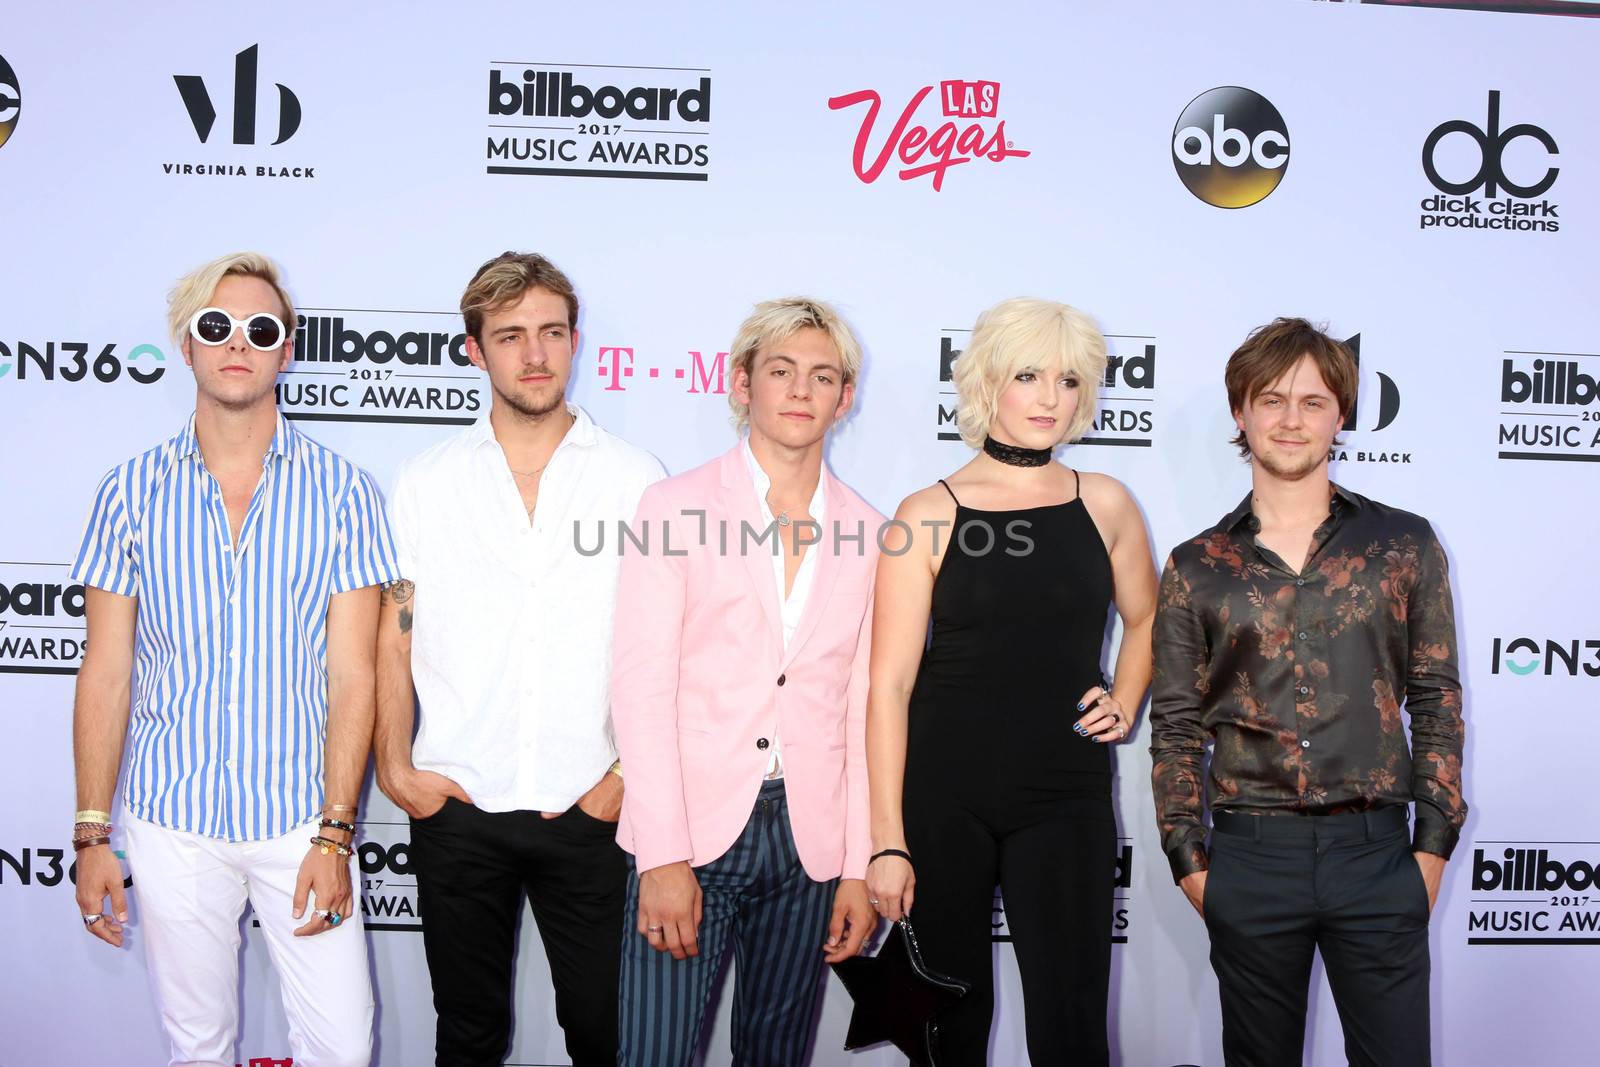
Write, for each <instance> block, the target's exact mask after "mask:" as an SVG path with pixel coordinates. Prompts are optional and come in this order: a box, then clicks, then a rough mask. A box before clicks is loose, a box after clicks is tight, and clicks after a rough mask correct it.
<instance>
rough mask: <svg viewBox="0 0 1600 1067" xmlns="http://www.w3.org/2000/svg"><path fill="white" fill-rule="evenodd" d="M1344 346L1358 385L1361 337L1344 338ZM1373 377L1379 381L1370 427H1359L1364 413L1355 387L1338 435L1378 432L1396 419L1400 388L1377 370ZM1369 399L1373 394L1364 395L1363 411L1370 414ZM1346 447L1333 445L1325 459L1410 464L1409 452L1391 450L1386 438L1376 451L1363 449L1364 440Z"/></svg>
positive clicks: (1393, 448)
mask: <svg viewBox="0 0 1600 1067" xmlns="http://www.w3.org/2000/svg"><path fill="white" fill-rule="evenodd" d="M1344 345H1345V347H1346V348H1348V349H1349V350H1350V354H1351V355H1352V356H1354V357H1355V363H1356V376H1357V380H1358V382H1359V380H1360V378H1361V335H1360V334H1359V333H1358V334H1356V335H1355V336H1354V337H1347V338H1345V341H1344ZM1375 375H1376V377H1377V380H1378V395H1377V409H1378V415H1377V418H1376V419H1369V420H1367V421H1369V422H1371V425H1369V426H1365V427H1363V426H1362V425H1361V423H1362V421H1363V420H1362V416H1361V412H1362V410H1363V408H1362V404H1361V389H1362V386H1360V385H1358V387H1357V390H1356V399H1355V402H1354V403H1352V404H1351V405H1350V410H1349V411H1347V412H1346V413H1345V417H1344V425H1343V426H1341V427H1340V432H1341V433H1351V432H1355V433H1378V432H1380V431H1383V430H1386V429H1388V428H1389V426H1390V425H1391V424H1393V422H1394V420H1395V419H1396V418H1397V417H1398V416H1399V414H1400V387H1399V386H1398V385H1396V384H1395V381H1394V379H1393V378H1391V377H1389V376H1388V375H1387V374H1385V373H1383V372H1382V371H1376V372H1375ZM1372 399H1373V398H1372V394H1371V393H1370V392H1369V393H1368V394H1367V400H1368V403H1367V406H1366V408H1365V410H1366V411H1367V412H1368V414H1369V415H1370V413H1371V411H1372V407H1373V405H1372V403H1371V401H1372ZM1348 444H1349V442H1348V441H1345V442H1343V443H1337V444H1335V445H1334V446H1333V448H1332V450H1331V451H1330V452H1329V454H1328V458H1329V459H1331V460H1336V461H1338V462H1341V463H1410V462H1411V453H1410V451H1408V450H1406V449H1405V448H1403V447H1402V448H1396V447H1394V445H1393V444H1392V443H1391V442H1389V441H1388V440H1387V439H1385V440H1384V443H1383V446H1382V447H1380V448H1378V449H1373V448H1369V447H1366V443H1365V442H1364V441H1362V442H1361V447H1358V448H1350V447H1347V446H1348Z"/></svg>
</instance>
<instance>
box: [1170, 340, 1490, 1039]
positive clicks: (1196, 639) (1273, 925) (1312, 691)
mask: <svg viewBox="0 0 1600 1067" xmlns="http://www.w3.org/2000/svg"><path fill="white" fill-rule="evenodd" d="M1226 381H1227V389H1228V404H1229V407H1230V408H1231V410H1232V412H1233V417H1234V421H1235V422H1236V423H1237V424H1238V427H1239V433H1238V435H1237V437H1235V438H1234V443H1235V444H1236V445H1238V447H1239V449H1240V451H1241V452H1242V454H1243V455H1245V456H1246V457H1248V458H1249V459H1250V460H1251V464H1252V483H1253V484H1252V488H1251V493H1250V495H1249V496H1247V497H1245V499H1244V500H1243V501H1241V502H1240V504H1239V506H1238V507H1236V508H1235V509H1234V510H1233V511H1232V512H1231V513H1229V514H1228V515H1227V516H1226V517H1225V518H1223V520H1222V521H1221V522H1219V523H1218V524H1217V525H1216V526H1213V527H1212V528H1211V529H1209V530H1206V531H1205V532H1203V533H1201V534H1200V535H1198V536H1197V537H1194V538H1192V539H1190V540H1189V541H1186V542H1184V543H1183V544H1182V545H1179V546H1178V547H1177V548H1175V549H1173V551H1172V555H1171V557H1170V558H1169V559H1168V560H1167V564H1166V569H1165V572H1164V573H1163V575H1162V579H1161V596H1160V604H1159V607H1158V609H1157V613H1156V622H1155V635H1154V645H1155V682H1154V692H1153V696H1152V701H1151V716H1150V717H1151V744H1150V752H1151V756H1152V761H1153V768H1152V772H1151V777H1152V780H1153V785H1154V792H1155V803H1156V818H1157V821H1158V823H1159V825H1160V828H1161V839H1162V847H1163V849H1165V851H1166V854H1167V859H1168V861H1169V863H1170V864H1171V866H1172V874H1173V878H1174V880H1175V881H1177V883H1178V885H1179V886H1181V887H1182V889H1183V891H1184V893H1185V894H1186V895H1187V896H1188V898H1189V901H1190V903H1192V904H1193V905H1194V906H1195V909H1196V910H1197V911H1199V912H1200V913H1201V915H1202V916H1203V917H1204V918H1205V922H1206V928H1207V930H1208V931H1209V932H1210V935H1211V962H1212V966H1213V967H1214V968H1215V970H1216V972H1217V981H1218V985H1219V987H1220V989H1221V994H1222V1021H1223V1031H1222V1042H1223V1051H1224V1055H1225V1057H1226V1060H1227V1063H1228V1065H1229V1067H1248V1065H1258V1064H1259V1065H1262V1067H1268V1065H1271V1067H1276V1065H1280V1064H1286V1063H1299V1062H1300V1060H1301V1052H1302V1046H1303V1044H1304V1040H1305V1016H1306V997H1307V991H1308V986H1309V983H1310V974H1311V961H1312V956H1313V953H1314V952H1315V951H1317V950H1320V951H1321V953H1322V959H1323V963H1324V965H1325V967H1326V969H1327V972H1328V982H1329V985H1330V986H1331V987H1332V990H1333V996H1334V1001H1335V1003H1336V1004H1337V1005H1338V1008H1339V1016H1340V1019H1341V1021H1342V1023H1343V1026H1344V1033H1345V1051H1346V1055H1347V1057H1348V1059H1349V1061H1350V1063H1352V1064H1362V1065H1379V1064H1395V1065H1401V1064H1403V1065H1405V1067H1424V1065H1427V1064H1428V1063H1429V1062H1430V1052H1429V1027H1428V916H1429V913H1430V911H1431V910H1432V907H1433V902H1434V900H1435V898H1436V897H1437V895H1438V892H1439V883H1440V878H1441V877H1442V875H1443V873H1444V866H1445V861H1446V860H1448V859H1449V857H1450V853H1451V850H1452V849H1454V847H1455V844H1456V838H1457V836H1458V835H1459V833H1460V829H1461V824H1462V821H1463V820H1464V819H1465V817H1466V812H1467V806H1466V803H1465V801H1464V800H1463V799H1462V795H1461V743H1462V737H1463V725H1462V719H1461V683H1460V680H1459V677H1458V674H1457V671H1456V653H1457V648H1456V630H1455V618H1454V611H1453V608H1452V604H1451V595H1450V582H1449V575H1448V565H1447V562H1446V559H1445V554H1444V550H1443V549H1442V548H1441V547H1440V545H1439V542H1438V539H1437V538H1436V537H1435V536H1434V533H1433V529H1432V528H1431V527H1430V526H1429V525H1428V522H1427V520H1426V519H1423V518H1421V517H1420V516H1417V515H1413V514H1410V513H1409V512H1405V511H1400V510H1397V509H1395V508H1391V507H1388V506H1386V505H1384V504H1380V503H1378V502H1376V501H1373V500H1368V499H1367V498H1365V497H1363V496H1360V495H1359V494H1356V493H1352V492H1350V491H1349V490H1347V489H1343V488H1341V487H1339V486H1336V485H1334V484H1332V482H1330V481H1329V478H1328V455H1329V450H1330V448H1331V447H1332V445H1333V443H1334V437H1335V435H1336V434H1337V433H1338V431H1339V428H1340V427H1341V425H1342V424H1343V421H1344V418H1345V416H1346V414H1347V413H1348V412H1349V411H1350V410H1351V408H1352V406H1353V405H1354V403H1355V396H1356V365H1355V361H1354V359H1353V358H1352V357H1351V355H1350V353H1349V351H1348V350H1347V349H1345V348H1344V346H1343V345H1341V344H1339V342H1337V341H1335V340H1333V339H1332V338H1330V337H1328V336H1327V335H1326V334H1324V333H1322V332H1320V331H1318V330H1317V329H1315V328H1314V327H1313V326H1312V325H1311V324H1310V323H1308V322H1306V321H1305V320H1304V319H1278V320H1276V321H1274V322H1272V323H1271V324H1269V325H1267V326H1263V327H1261V328H1260V329H1258V330H1256V331H1255V332H1254V333H1252V334H1251V335H1250V337H1249V338H1248V339H1247V340H1246V341H1245V343H1244V344H1243V345H1242V346H1241V347H1240V348H1239V350H1238V351H1236V352H1235V353H1234V354H1233V357H1232V358H1231V359H1230V360H1229V361H1228V368H1227V373H1226ZM1402 703H1403V705H1404V708H1405V711H1406V713H1407V718H1408V719H1409V726H1410V732H1411V744H1410V746H1409V748H1408V746H1407V743H1406V736H1405V732H1404V728H1403V726H1402V721H1401V714H1400V711H1401V706H1402ZM1208 738H1209V739H1212V740H1214V742H1215V748H1214V751H1213V754H1212V759H1211V767H1210V772H1209V781H1208V783H1207V795H1206V806H1209V808H1210V809H1211V823H1212V831H1213V832H1212V835H1211V840H1210V846H1209V848H1208V847H1207V843H1206V827H1205V823H1204V821H1203V811H1202V804H1201V796H1200V789H1201V786H1200V783H1201V777H1202V774H1203V773H1204V772H1203V770H1202V765H1203V761H1204V758H1205V748H1206V741H1207V739H1208ZM1412 804H1415V805H1416V817H1415V825H1414V827H1413V828H1411V829H1410V830H1409V831H1408V830H1407V814H1408V811H1409V808H1410V805H1412Z"/></svg>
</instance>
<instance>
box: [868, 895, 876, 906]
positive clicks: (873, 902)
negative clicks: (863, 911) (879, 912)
mask: <svg viewBox="0 0 1600 1067" xmlns="http://www.w3.org/2000/svg"><path fill="white" fill-rule="evenodd" d="M867 903H868V904H871V905H872V906H873V907H874V908H876V907H877V906H878V898H877V897H868V898H867Z"/></svg>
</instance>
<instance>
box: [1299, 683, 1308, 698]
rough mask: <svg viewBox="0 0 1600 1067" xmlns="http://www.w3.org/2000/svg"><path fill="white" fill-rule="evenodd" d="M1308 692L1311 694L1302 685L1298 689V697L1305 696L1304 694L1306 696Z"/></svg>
mask: <svg viewBox="0 0 1600 1067" xmlns="http://www.w3.org/2000/svg"><path fill="white" fill-rule="evenodd" d="M1309 692H1311V690H1309V689H1307V688H1306V687H1305V686H1303V685H1302V686H1301V687H1300V695H1301V696H1305V695H1306V694H1307V693H1309Z"/></svg>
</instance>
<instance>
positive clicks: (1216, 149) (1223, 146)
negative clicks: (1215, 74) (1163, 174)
mask: <svg viewBox="0 0 1600 1067" xmlns="http://www.w3.org/2000/svg"><path fill="white" fill-rule="evenodd" d="M1172 165H1173V166H1174V167H1176V168H1177V171H1178V178H1179V179H1180V180H1181V181H1182V182H1183V185H1184V188H1186V189H1188V190H1189V191H1190V192H1191V193H1193V194H1194V195H1195V196H1196V197H1198V198H1199V199H1201V200H1203V201H1205V202H1206V203H1208V204H1210V205H1211V206H1212V207H1222V208H1238V207H1249V206H1250V205H1251V204H1259V203H1260V202H1261V201H1263V200H1265V199H1266V198H1267V197H1268V196H1270V195H1272V191H1273V190H1274V189H1276V188H1277V187H1278V183H1279V182H1281V181H1283V175H1284V172H1285V171H1287V170H1288V169H1289V127H1288V126H1287V125H1286V124H1285V123H1284V121H1283V116H1282V115H1280V114H1278V109H1277V108H1275V107H1273V106H1272V101H1270V100H1268V99H1267V98H1266V97H1264V96H1262V95H1261V94H1260V93H1258V92H1254V91H1253V90H1250V89H1244V88H1241V87H1239V86H1237V85H1222V86H1218V87H1217V88H1215V89H1207V90H1206V91H1205V92H1203V93H1201V94H1200V95H1199V96H1197V97H1195V98H1194V99H1193V100H1191V101H1189V105H1188V106H1187V107H1185V108H1184V109H1183V113H1182V114H1181V115H1179V116H1178V123H1177V125H1176V126H1174V127H1173V130H1172Z"/></svg>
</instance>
